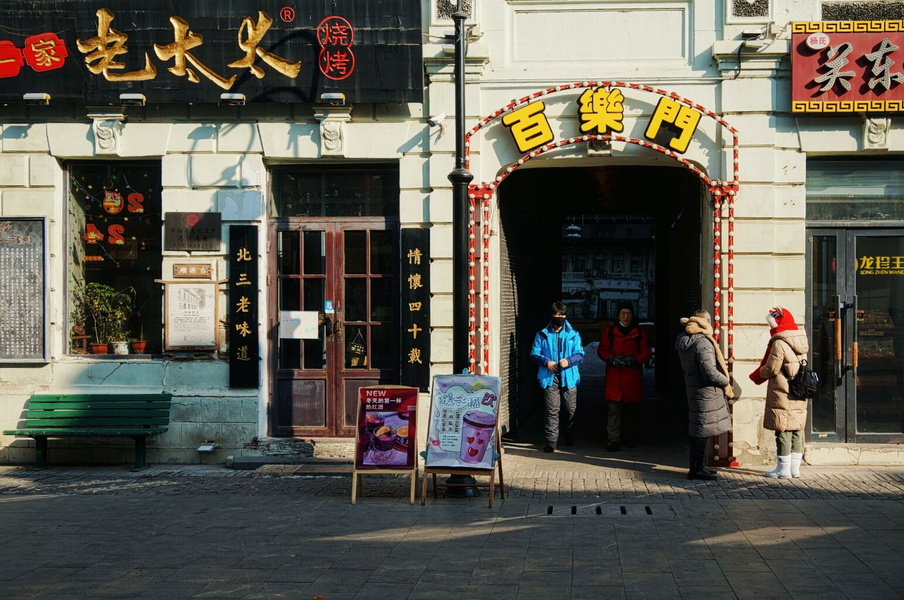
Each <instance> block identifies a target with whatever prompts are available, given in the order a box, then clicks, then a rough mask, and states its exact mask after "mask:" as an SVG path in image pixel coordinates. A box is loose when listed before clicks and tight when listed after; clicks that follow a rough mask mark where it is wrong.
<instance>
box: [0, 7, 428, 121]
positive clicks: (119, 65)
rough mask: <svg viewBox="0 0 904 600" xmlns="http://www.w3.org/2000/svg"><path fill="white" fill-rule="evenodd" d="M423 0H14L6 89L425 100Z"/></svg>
mask: <svg viewBox="0 0 904 600" xmlns="http://www.w3.org/2000/svg"><path fill="white" fill-rule="evenodd" d="M421 48H422V40H421V2H420V0H367V1H363V0H305V1H304V2H271V1H266V0H263V1H257V2H255V1H252V0H218V1H215V2H213V1H210V0H198V1H196V2H175V3H174V2H147V1H139V0H104V1H103V2H101V1H100V0H59V1H56V2H34V0H4V2H2V3H0V80H2V81H3V85H2V86H0V100H2V101H4V102H9V101H16V102H22V101H23V97H24V94H27V93H30V94H49V95H50V99H51V102H56V101H59V100H62V101H74V102H85V103H89V104H119V103H120V102H121V99H120V94H123V93H128V94H143V95H144V96H145V98H146V102H147V103H148V104H154V103H165V102H211V103H215V102H219V101H220V96H221V94H224V93H225V94H241V95H243V96H244V99H245V101H247V102H305V103H311V102H315V103H316V102H320V101H321V95H322V94H324V93H342V94H344V95H345V100H346V102H349V103H359V102H421V101H422V100H423V61H422V49H421Z"/></svg>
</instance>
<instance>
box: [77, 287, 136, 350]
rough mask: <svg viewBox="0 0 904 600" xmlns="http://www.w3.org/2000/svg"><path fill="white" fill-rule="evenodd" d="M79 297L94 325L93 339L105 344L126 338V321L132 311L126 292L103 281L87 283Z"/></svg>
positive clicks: (130, 299)
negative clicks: (117, 289)
mask: <svg viewBox="0 0 904 600" xmlns="http://www.w3.org/2000/svg"><path fill="white" fill-rule="evenodd" d="M81 297H82V301H83V302H84V305H85V308H86V312H87V313H88V318H89V320H90V321H91V324H92V325H93V326H94V341H96V342H99V343H104V344H105V343H109V342H113V341H124V340H125V339H126V331H125V326H126V321H128V319H129V317H130V316H131V311H132V298H131V297H130V296H129V295H128V294H126V293H123V292H117V291H116V290H115V289H114V288H113V287H112V286H109V285H106V284H103V283H89V284H87V285H86V286H85V289H84V291H83V292H82V294H81Z"/></svg>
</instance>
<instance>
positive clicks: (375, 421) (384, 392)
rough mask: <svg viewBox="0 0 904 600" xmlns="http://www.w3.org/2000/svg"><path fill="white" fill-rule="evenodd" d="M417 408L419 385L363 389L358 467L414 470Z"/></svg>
mask: <svg viewBox="0 0 904 600" xmlns="http://www.w3.org/2000/svg"><path fill="white" fill-rule="evenodd" d="M416 410H417V388H412V387H404V386H394V385H381V386H375V387H362V388H360V390H359V391H358V421H357V431H356V433H355V469H356V470H381V471H383V470H386V471H411V470H413V469H414V468H415V464H416V463H415V447H416V445H417V444H416V437H415V436H416V427H415V426H416V423H417V418H416V417H417V415H416V412H415V411H416ZM353 497H354V496H353Z"/></svg>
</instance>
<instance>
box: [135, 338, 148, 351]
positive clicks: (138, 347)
mask: <svg viewBox="0 0 904 600" xmlns="http://www.w3.org/2000/svg"><path fill="white" fill-rule="evenodd" d="M147 347H148V341H147V340H135V341H134V342H132V351H133V352H134V353H135V354H144V351H145V350H146V349H147Z"/></svg>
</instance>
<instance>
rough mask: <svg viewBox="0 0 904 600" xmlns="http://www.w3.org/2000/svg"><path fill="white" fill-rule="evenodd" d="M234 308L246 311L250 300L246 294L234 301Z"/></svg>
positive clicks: (237, 310) (238, 310)
mask: <svg viewBox="0 0 904 600" xmlns="http://www.w3.org/2000/svg"><path fill="white" fill-rule="evenodd" d="M235 306H236V309H235V312H243V313H246V312H248V307H249V306H251V300H249V299H248V297H247V296H242V297H241V298H239V301H238V302H236V303H235Z"/></svg>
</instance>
